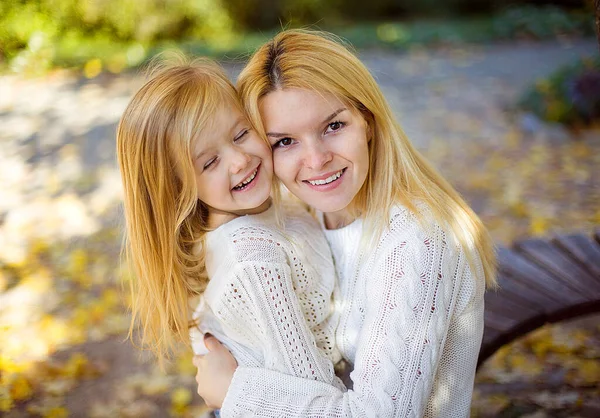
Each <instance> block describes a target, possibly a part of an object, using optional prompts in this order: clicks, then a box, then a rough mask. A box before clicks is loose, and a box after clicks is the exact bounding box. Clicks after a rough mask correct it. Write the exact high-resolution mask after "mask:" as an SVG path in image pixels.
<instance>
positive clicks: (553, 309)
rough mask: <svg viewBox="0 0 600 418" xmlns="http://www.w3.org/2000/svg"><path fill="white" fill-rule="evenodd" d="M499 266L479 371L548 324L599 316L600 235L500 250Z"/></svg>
mask: <svg viewBox="0 0 600 418" xmlns="http://www.w3.org/2000/svg"><path fill="white" fill-rule="evenodd" d="M498 264H499V265H498V267H499V268H498V284H499V285H500V288H499V290H498V291H495V292H494V291H488V292H487V293H486V295H485V329H484V333H483V343H482V346H481V351H480V352H479V359H478V363H477V365H478V367H479V366H480V365H481V364H482V363H483V362H484V361H485V360H486V359H487V358H489V357H490V356H491V355H492V354H494V353H495V352H496V350H498V349H499V348H500V347H501V346H503V345H505V344H507V343H509V342H511V341H513V340H515V339H516V338H518V337H520V336H522V335H524V334H526V333H528V332H530V331H532V330H534V329H536V328H539V327H541V326H542V325H544V324H547V323H555V322H559V321H564V320H566V319H570V318H574V317H577V316H582V315H587V314H590V313H595V312H600V229H597V230H596V231H595V233H594V234H593V236H592V237H588V236H585V235H564V236H557V237H555V238H552V239H547V240H546V239H528V240H525V241H521V242H518V243H516V244H515V245H514V247H513V248H512V249H509V248H505V247H503V248H499V249H498Z"/></svg>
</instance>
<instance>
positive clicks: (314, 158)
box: [304, 140, 333, 170]
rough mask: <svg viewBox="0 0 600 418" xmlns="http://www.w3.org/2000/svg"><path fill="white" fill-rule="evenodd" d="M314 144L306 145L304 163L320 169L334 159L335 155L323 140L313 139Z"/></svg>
mask: <svg viewBox="0 0 600 418" xmlns="http://www.w3.org/2000/svg"><path fill="white" fill-rule="evenodd" d="M311 142H312V144H311V145H309V146H308V147H306V154H305V155H304V164H305V165H306V166H307V167H308V168H311V169H313V170H320V169H321V168H323V166H324V165H325V164H327V163H328V162H329V161H331V160H332V158H333V155H332V153H331V151H330V150H329V148H328V147H327V145H326V144H324V143H323V140H316V141H311Z"/></svg>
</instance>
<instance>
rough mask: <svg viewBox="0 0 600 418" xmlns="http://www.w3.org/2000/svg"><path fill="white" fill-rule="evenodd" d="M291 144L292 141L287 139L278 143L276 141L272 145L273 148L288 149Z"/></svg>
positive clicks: (282, 139)
mask: <svg viewBox="0 0 600 418" xmlns="http://www.w3.org/2000/svg"><path fill="white" fill-rule="evenodd" d="M293 143H294V140H293V139H292V138H289V137H288V138H281V139H280V140H279V141H277V142H275V143H274V144H273V148H285V147H289V146H290V145H292V144H293Z"/></svg>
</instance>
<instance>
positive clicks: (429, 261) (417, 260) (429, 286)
mask: <svg viewBox="0 0 600 418" xmlns="http://www.w3.org/2000/svg"><path fill="white" fill-rule="evenodd" d="M419 208H420V209H419V210H420V212H421V213H422V215H423V218H424V222H419V220H418V219H417V217H416V216H415V215H414V214H413V213H411V212H410V211H408V210H407V209H406V208H404V207H401V206H398V207H396V208H394V210H393V211H392V213H391V214H390V215H391V216H390V219H389V223H388V226H389V228H388V229H387V230H386V231H385V232H384V233H383V235H382V236H381V237H380V239H379V242H378V243H377V245H376V247H375V248H370V249H364V250H361V248H363V247H361V246H360V245H359V243H360V242H361V236H362V233H363V222H362V221H361V220H360V219H359V220H356V221H354V222H353V223H351V224H350V225H348V226H346V227H343V228H340V229H337V230H329V231H326V236H327V239H328V241H329V243H330V246H331V249H332V252H333V255H334V260H335V263H336V268H337V271H338V275H339V279H340V289H339V290H340V291H339V294H337V295H336V309H337V310H338V313H339V314H340V320H339V326H338V328H337V331H336V342H337V345H338V347H339V349H340V351H341V353H342V355H343V357H344V358H345V359H346V360H348V361H349V362H350V363H352V364H353V366H354V370H353V371H352V373H351V374H350V377H351V379H352V381H353V386H354V387H353V389H352V390H348V391H344V390H343V389H339V388H338V387H335V386H333V385H328V384H327V383H324V382H316V381H310V380H307V379H302V378H299V377H294V376H289V375H284V374H281V373H278V372H275V371H272V370H265V369H263V368H253V367H238V369H237V370H236V372H235V374H234V377H233V380H232V383H231V386H230V388H229V391H228V393H227V396H226V398H225V401H224V403H223V406H222V409H221V416H222V417H234V416H260V417H423V416H426V417H444V418H452V417H467V416H469V409H470V402H471V395H472V390H473V380H474V375H475V367H476V362H477V356H478V352H479V347H480V344H481V338H482V334H483V293H484V287H485V286H484V281H483V271H482V266H481V261H480V260H479V259H477V260H474V261H473V263H472V265H473V266H474V269H471V267H470V266H471V264H470V263H468V262H467V259H466V255H465V251H464V249H463V248H461V247H460V246H459V245H457V244H456V241H455V240H454V239H453V238H452V236H451V234H450V233H448V232H447V231H446V230H445V228H442V227H441V226H439V225H437V224H436V223H435V222H434V221H433V220H432V219H431V215H430V214H428V211H427V210H426V209H424V208H423V205H421V206H420V207H419ZM422 225H430V227H429V228H424V227H422ZM477 258H478V257H477Z"/></svg>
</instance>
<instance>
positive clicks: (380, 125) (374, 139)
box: [237, 29, 496, 286]
mask: <svg viewBox="0 0 600 418" xmlns="http://www.w3.org/2000/svg"><path fill="white" fill-rule="evenodd" d="M237 87H238V92H239V94H240V96H241V98H242V101H243V103H244V106H245V108H246V112H247V114H248V115H249V117H250V119H251V120H252V123H253V124H254V125H255V126H256V127H257V128H258V129H260V130H261V131H262V132H264V127H263V125H262V122H261V117H260V113H259V102H260V100H261V99H262V98H263V97H265V96H266V95H267V94H269V93H270V92H272V91H275V90H280V89H286V88H299V89H307V90H312V91H316V92H318V93H325V94H333V95H335V96H336V97H338V98H339V99H340V100H342V101H344V102H346V103H347V104H348V105H350V106H352V107H353V108H354V109H356V110H358V111H360V112H361V113H362V115H363V117H364V118H365V120H366V121H367V123H368V126H369V129H368V130H367V131H368V135H370V139H371V140H370V141H369V145H368V147H369V160H370V161H369V162H370V169H369V173H368V175H367V179H366V181H365V183H364V184H363V186H362V188H361V189H360V191H359V192H358V193H357V195H356V196H355V198H354V200H353V202H352V203H351V207H350V209H351V210H352V211H353V213H354V214H355V215H356V216H359V215H360V216H362V217H364V220H365V224H366V231H368V232H367V235H369V236H370V239H377V237H379V236H380V235H381V233H382V232H383V231H384V230H385V228H386V227H387V223H386V222H382V220H384V219H389V214H390V211H391V209H392V207H393V206H394V205H396V204H398V203H400V204H402V205H404V206H405V207H407V208H408V209H409V210H411V211H412V212H413V213H415V214H416V215H417V216H419V213H418V212H419V211H418V210H417V208H416V206H415V203H416V202H423V203H425V204H426V205H427V206H428V207H429V208H430V210H431V212H432V213H433V216H434V217H435V219H436V221H437V222H439V223H440V225H449V227H450V228H451V230H452V232H453V233H454V235H455V236H456V238H457V239H458V241H459V243H460V244H461V245H462V247H463V248H464V249H465V251H466V253H467V257H468V258H469V262H470V264H471V266H474V264H473V261H474V258H475V257H476V253H475V251H474V250H477V253H478V254H479V257H480V258H481V261H482V266H483V273H484V276H485V281H486V283H487V285H489V286H493V285H494V284H495V265H496V264H495V254H494V248H493V244H492V242H491V238H490V237H489V235H488V232H487V230H486V229H485V227H484V226H483V224H482V222H481V220H480V219H479V218H478V217H477V215H476V214H475V213H474V212H473V211H472V210H471V208H470V207H469V206H468V205H467V204H466V203H465V201H464V200H463V199H462V198H461V197H460V195H459V194H458V193H457V192H456V191H455V190H454V188H452V186H450V184H449V183H448V182H447V181H446V180H445V179H444V178H443V177H441V176H440V175H439V174H438V173H437V172H436V171H435V169H433V168H432V166H431V165H430V164H429V163H428V162H427V161H426V160H425V158H424V157H423V156H421V154H420V153H419V152H418V151H417V150H416V149H415V148H414V147H413V145H412V144H411V142H410V141H409V140H408V138H407V137H406V135H405V134H404V132H403V131H402V128H401V127H400V125H399V124H398V123H397V121H396V118H395V116H394V114H393V112H392V110H391V109H390V107H389V105H388V103H387V101H386V99H385V97H384V96H383V93H382V92H381V89H380V88H379V86H378V85H377V83H376V81H375V79H374V78H373V76H372V75H371V74H370V73H369V71H368V70H367V68H366V67H365V66H364V64H363V63H362V62H361V61H360V60H359V59H358V58H357V57H356V56H355V55H354V54H353V53H352V52H350V51H349V50H348V49H347V48H346V47H345V46H344V45H343V44H342V43H341V42H340V40H339V39H338V38H336V37H335V36H333V35H332V34H329V33H325V32H316V31H308V30H301V29H295V30H286V31H283V32H281V33H279V34H278V35H276V36H275V37H274V38H273V39H272V40H271V41H270V42H267V43H266V44H265V45H263V46H262V47H260V48H259V49H258V51H256V53H255V54H254V55H253V56H252V58H251V59H250V61H249V63H248V64H247V65H246V67H245V68H244V70H243V71H242V73H241V74H240V76H239V78H238V83H237Z"/></svg>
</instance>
